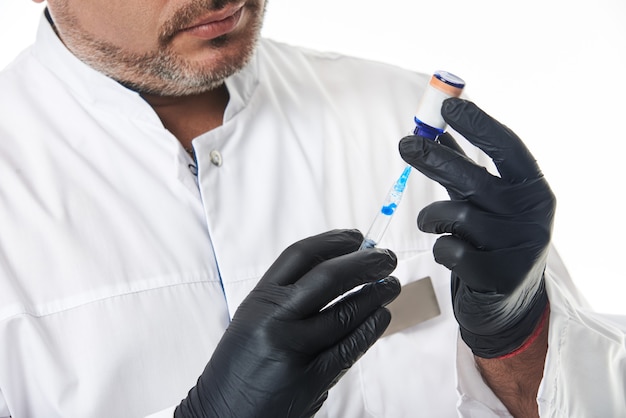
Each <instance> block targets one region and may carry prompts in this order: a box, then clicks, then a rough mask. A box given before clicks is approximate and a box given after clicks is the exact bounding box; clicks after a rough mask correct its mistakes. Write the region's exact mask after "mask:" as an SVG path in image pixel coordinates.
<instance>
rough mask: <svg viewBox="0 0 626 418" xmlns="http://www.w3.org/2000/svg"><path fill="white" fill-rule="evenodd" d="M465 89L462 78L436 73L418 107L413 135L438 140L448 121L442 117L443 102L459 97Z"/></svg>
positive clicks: (442, 72)
mask: <svg viewBox="0 0 626 418" xmlns="http://www.w3.org/2000/svg"><path fill="white" fill-rule="evenodd" d="M464 87H465V81H463V79H462V78H460V77H458V76H456V75H454V74H452V73H449V72H447V71H436V72H435V73H434V74H433V75H432V77H431V78H430V82H429V83H428V86H426V90H425V91H424V95H423V96H422V98H421V100H420V102H419V104H418V105H417V110H416V111H415V130H414V131H413V133H414V134H415V135H419V136H423V137H426V138H429V139H432V140H436V139H437V137H438V136H439V135H441V134H442V133H443V132H444V129H445V127H446V121H444V120H443V116H441V105H442V104H443V101H444V100H446V99H447V98H450V97H459V96H460V95H461V93H462V92H463V88H464Z"/></svg>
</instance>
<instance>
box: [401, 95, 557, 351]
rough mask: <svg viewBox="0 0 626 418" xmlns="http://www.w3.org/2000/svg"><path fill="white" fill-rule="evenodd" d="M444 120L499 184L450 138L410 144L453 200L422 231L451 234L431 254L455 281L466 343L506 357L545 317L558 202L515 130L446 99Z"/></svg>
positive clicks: (405, 151) (431, 209) (409, 150)
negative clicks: (489, 163)
mask: <svg viewBox="0 0 626 418" xmlns="http://www.w3.org/2000/svg"><path fill="white" fill-rule="evenodd" d="M441 113H442V115H443V117H444V119H445V121H446V122H447V123H448V124H449V125H450V126H451V127H452V128H454V130H456V131H457V132H458V133H460V134H461V135H463V136H464V137H465V138H466V139H467V140H468V141H469V142H471V143H472V144H474V145H475V146H477V147H478V148H480V149H482V150H483V151H484V152H485V153H486V154H487V155H489V156H490V157H491V158H492V159H493V161H494V163H495V165H496V167H497V169H498V172H499V174H500V176H494V175H492V174H490V173H489V172H488V171H487V170H486V169H485V168H483V167H481V166H479V165H477V164H475V163H474V162H473V161H472V160H470V159H469V158H467V157H466V156H465V155H464V154H463V152H462V151H461V150H460V148H459V146H458V145H457V144H456V142H454V139H452V137H451V136H450V135H449V134H444V135H442V136H441V137H440V139H439V141H440V143H438V142H435V141H431V140H428V139H426V138H422V137H418V136H409V137H406V138H403V139H402V140H401V141H400V154H401V155H402V158H403V159H404V160H405V161H406V162H408V163H409V164H411V165H412V166H413V167H415V168H417V169H418V170H419V171H421V172H422V173H424V174H425V175H426V176H428V177H429V178H431V179H433V180H435V181H437V182H439V183H440V184H442V185H443V186H444V187H445V188H446V189H447V190H448V193H449V195H450V197H451V198H452V200H450V201H444V202H435V203H432V204H430V205H429V206H427V207H425V208H424V209H423V210H422V211H421V212H420V214H419V216H418V221H417V222H418V227H419V228H420V229H421V230H422V231H425V232H431V233H436V234H448V235H444V236H442V237H440V238H439V239H438V240H437V242H436V243H435V246H434V249H433V252H434V255H435V260H436V261H437V262H438V263H440V264H443V265H444V266H446V267H447V268H449V269H450V270H451V271H452V298H453V307H454V313H455V316H456V319H457V321H458V323H459V325H460V330H461V336H462V338H463V340H464V341H465V342H466V343H467V345H468V346H469V347H470V348H471V349H472V351H473V352H474V354H476V355H477V356H480V357H484V358H494V357H499V356H502V355H505V354H508V353H510V352H513V351H514V350H515V349H517V348H519V347H520V346H521V345H522V344H523V343H524V340H526V339H527V338H528V337H529V336H530V335H531V334H532V332H533V330H534V329H535V327H536V325H537V323H538V322H539V320H540V319H541V316H542V314H543V312H544V311H545V309H546V305H547V302H548V298H547V295H546V290H545V285H544V279H543V273H544V269H545V266H546V258H547V255H548V245H549V243H550V235H551V230H552V219H553V216H554V211H555V205H556V201H555V198H554V195H553V194H552V192H551V190H550V187H549V186H548V183H547V182H546V180H545V179H544V177H543V175H542V173H541V170H540V169H539V167H538V165H537V163H536V161H535V159H534V158H533V156H532V155H531V154H530V152H529V151H528V150H527V149H526V147H525V146H524V144H523V143H522V141H521V140H520V139H519V138H518V137H517V135H515V134H514V133H513V132H512V131H511V130H510V129H508V128H507V127H506V126H504V125H502V124H500V123H499V122H497V121H496V120H494V119H493V118H491V117H490V116H489V115H487V114H486V113H484V112H483V111H482V110H480V109H479V108H478V107H477V106H476V105H475V104H473V103H471V102H469V101H466V100H462V99H447V100H446V101H445V102H444V104H443V106H442V110H441Z"/></svg>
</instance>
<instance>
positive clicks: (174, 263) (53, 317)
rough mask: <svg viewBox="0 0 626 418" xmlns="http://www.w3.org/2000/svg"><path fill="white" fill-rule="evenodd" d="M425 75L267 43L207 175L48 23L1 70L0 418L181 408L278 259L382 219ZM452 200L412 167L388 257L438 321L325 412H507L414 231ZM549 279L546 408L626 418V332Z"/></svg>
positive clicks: (207, 142)
mask: <svg viewBox="0 0 626 418" xmlns="http://www.w3.org/2000/svg"><path fill="white" fill-rule="evenodd" d="M426 82H427V76H425V75H420V74H415V73H412V72H409V71H405V70H402V69H398V68H394V67H391V66H388V65H384V64H378V63H373V62H367V61H363V60H358V59H353V58H348V57H342V56H339V55H332V54H320V53H316V52H312V51H305V50H302V49H296V48H293V47H289V46H286V45H282V44H277V43H274V42H271V41H267V40H263V41H261V44H260V46H259V49H258V52H257V54H256V55H255V56H254V58H253V59H252V61H251V63H250V64H249V65H248V66H247V67H246V68H245V69H244V70H243V71H242V72H241V73H239V74H237V75H235V76H233V77H231V78H230V79H229V80H228V81H227V86H228V89H229V92H230V102H229V104H228V107H227V109H226V114H225V117H224V124H223V126H221V127H219V128H217V129H215V130H213V131H211V132H208V133H206V134H204V135H202V136H200V137H198V138H196V139H195V140H194V143H193V145H194V148H195V150H196V155H197V171H198V175H197V177H196V176H194V174H193V172H195V170H196V169H194V167H192V165H193V164H194V162H193V161H192V160H191V159H190V158H189V156H188V155H187V154H186V153H185V151H184V150H183V149H182V148H181V146H180V145H179V143H178V142H177V140H176V138H175V137H174V136H172V135H171V134H170V133H169V132H167V131H166V130H165V129H164V128H163V127H162V125H161V123H160V121H159V119H158V117H157V115H156V114H155V113H154V111H153V110H152V109H151V108H150V107H149V106H148V104H147V103H146V102H144V101H143V100H142V99H141V98H140V97H139V96H138V95H137V94H136V93H134V92H132V91H130V90H127V89H125V88H123V87H121V86H120V85H119V84H117V83H116V82H114V81H112V80H111V79H109V78H107V77H105V76H103V75H101V74H99V73H97V72H96V71H94V70H92V69H91V68H89V67H88V66H86V65H85V64H83V63H82V62H80V61H79V60H77V59H76V58H75V57H74V56H73V55H71V54H70V53H69V52H68V51H67V50H66V49H65V48H64V46H63V45H62V43H61V42H60V41H59V40H58V39H57V38H56V36H55V35H54V33H53V31H52V30H51V28H50V26H49V24H48V23H47V22H46V21H45V19H44V20H42V23H41V25H40V29H39V33H38V37H37V41H36V44H35V45H34V47H32V48H31V49H29V50H27V51H26V52H25V53H23V54H22V55H21V56H20V57H19V58H18V59H17V61H16V62H15V63H14V64H12V65H11V66H10V67H8V68H7V69H6V70H5V71H4V72H3V73H2V74H1V75H0V91H2V92H3V93H2V95H1V96H0V117H1V118H2V119H1V122H0V179H2V185H1V189H0V231H1V233H0V341H1V344H0V417H6V416H8V415H9V414H12V415H13V416H14V417H31V416H33V417H56V416H59V417H139V416H145V415H148V414H153V413H155V414H156V415H157V416H171V413H172V410H173V406H174V405H176V404H178V403H179V401H180V399H182V398H183V397H184V396H185V395H186V393H187V391H188V390H189V389H190V388H191V387H192V386H193V385H194V384H195V381H196V379H197V377H198V375H199V374H200V373H201V372H202V370H203V368H204V366H205V364H206V362H207V361H208V360H209V358H210V356H211V352H212V350H213V348H214V347H215V345H216V344H217V342H218V341H219V339H220V337H221V335H222V333H223V331H224V329H225V328H226V327H227V325H228V321H229V317H232V314H233V313H234V312H235V310H236V309H237V306H238V305H239V303H240V302H241V301H242V300H243V298H244V297H245V296H246V295H247V294H248V292H249V291H250V290H251V289H252V288H253V286H254V285H255V284H256V282H257V281H258V279H259V278H260V277H261V276H262V274H263V273H264V272H265V271H266V269H267V268H268V267H269V265H270V264H271V263H272V262H273V261H274V260H275V259H276V257H277V256H278V255H279V253H280V252H281V251H282V250H283V249H284V248H285V247H287V246H288V245H289V244H291V243H293V242H294V241H296V240H299V239H301V238H304V237H306V236H309V235H313V234H317V233H320V232H323V231H326V230H329V229H332V228H359V229H361V230H363V229H366V228H367V227H368V226H369V224H370V222H371V220H372V217H373V215H374V213H375V211H376V208H377V207H378V206H379V205H380V203H381V199H382V197H383V196H384V195H385V193H386V192H387V189H388V187H389V186H390V185H391V183H392V182H393V181H394V180H395V178H396V177H397V176H398V174H399V173H400V172H401V171H402V168H403V166H404V163H403V162H402V161H401V159H400V157H399V155H398V152H397V145H396V144H397V141H398V140H399V139H400V138H401V137H402V136H404V135H405V134H406V133H407V132H408V131H409V130H410V129H411V125H412V120H411V119H412V112H413V109H414V108H415V105H416V103H417V101H418V100H419V97H420V95H421V92H422V91H423V87H424V85H425V83H426ZM216 153H218V154H219V156H220V157H221V162H222V164H221V166H218V165H216V164H214V162H212V156H213V157H215V156H216ZM213 159H214V158H213ZM440 198H446V196H445V193H444V191H443V189H442V188H441V187H440V186H438V185H436V184H435V183H433V182H431V181H429V180H427V179H426V178H424V177H423V176H421V175H420V174H419V173H414V174H412V176H411V179H410V181H409V186H408V191H407V192H406V195H405V197H404V200H403V203H402V205H401V206H400V209H399V210H398V213H397V215H396V217H395V218H394V220H393V222H392V224H391V226H390V229H389V231H388V233H387V235H386V236H385V238H384V240H383V242H381V246H386V247H389V248H391V249H393V250H394V251H395V252H396V254H397V255H398V257H399V259H400V262H399V266H398V268H397V270H396V271H395V272H394V275H396V276H397V277H398V278H399V279H400V281H401V282H402V283H403V284H407V283H409V282H412V281H415V280H418V279H420V278H423V277H426V276H429V277H431V278H432V280H433V283H434V288H435V292H436V295H437V299H438V301H439V305H440V306H441V310H442V313H441V315H440V316H438V317H436V318H435V319H431V320H429V321H426V322H423V323H421V324H419V325H416V326H413V327H410V328H408V329H405V330H403V331H402V332H399V333H396V334H393V335H390V336H388V337H385V338H383V339H382V340H380V341H379V342H378V343H377V344H376V345H375V346H374V347H373V348H372V349H371V350H370V351H369V352H368V353H367V354H366V355H365V356H364V357H363V358H362V359H361V360H360V361H359V362H358V363H357V365H355V366H354V367H353V368H352V369H351V370H350V371H349V372H348V373H347V374H346V376H345V377H344V378H343V379H342V380H341V381H340V382H339V383H338V385H337V386H336V387H335V388H334V389H333V390H332V391H331V393H330V396H329V399H328V401H327V402H326V403H325V405H324V407H323V408H322V410H321V411H320V412H319V414H318V416H319V417H368V416H369V417H393V418H396V417H416V416H424V417H452V416H456V415H457V413H458V412H457V403H458V411H459V412H460V413H461V414H462V415H463V416H467V417H478V416H480V417H483V416H489V415H494V416H497V415H501V416H506V414H507V413H506V410H505V409H504V407H503V406H502V405H501V404H500V403H499V401H498V400H497V399H496V398H495V397H494V395H493V394H492V393H491V391H490V390H489V389H488V388H487V387H486V386H485V385H484V383H483V382H482V380H481V379H480V376H479V375H478V373H477V371H476V369H475V367H474V363H473V359H472V357H471V354H470V353H469V350H468V348H467V347H466V346H465V345H464V344H463V343H462V342H460V340H459V339H458V332H457V327H456V323H455V321H454V318H453V315H452V310H451V306H450V302H449V299H450V295H449V272H448V271H447V270H446V269H444V268H443V267H441V266H439V265H437V264H435V263H434V261H433V259H432V253H431V248H432V244H433V242H434V239H435V237H433V236H430V235H428V234H423V233H420V232H419V231H418V230H417V228H416V226H415V218H416V216H417V213H418V211H419V209H421V208H422V207H423V206H424V205H426V204H427V203H428V202H430V201H432V200H434V199H440ZM547 277H548V289H549V292H550V293H549V294H550V299H551V306H552V314H551V323H550V350H549V353H548V360H547V362H546V372H545V377H544V381H543V382H542V386H541V389H540V394H539V402H540V408H541V412H542V415H543V416H570V417H571V416H598V417H605V416H617V415H620V414H622V415H623V414H624V413H625V411H626V408H625V405H624V397H625V396H624V395H625V391H624V372H625V371H626V365H625V364H624V359H625V358H626V356H625V355H624V342H623V332H622V331H621V330H620V329H619V327H618V326H617V325H618V324H617V325H615V324H613V323H611V322H609V321H606V320H602V321H599V320H596V319H595V316H593V314H590V313H586V312H585V311H582V310H581V309H580V307H581V305H580V301H579V300H578V296H576V293H575V291H574V290H572V286H571V284H570V283H569V279H568V277H567V273H566V271H565V269H564V268H563V266H561V265H560V262H559V260H558V257H556V255H555V254H552V258H551V262H550V266H549V268H548V272H547ZM570 292H574V293H572V294H571V295H570ZM579 376H584V379H582V378H581V377H579ZM590 381H593V384H592V385H590V383H589V382H590ZM159 411H161V412H159Z"/></svg>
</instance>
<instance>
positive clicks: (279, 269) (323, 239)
mask: <svg viewBox="0 0 626 418" xmlns="http://www.w3.org/2000/svg"><path fill="white" fill-rule="evenodd" d="M362 241H363V235H362V234H361V232H359V231H358V230H356V229H352V230H346V229H336V230H332V231H328V232H324V233H322V234H319V235H315V236H312V237H308V238H305V239H303V240H300V241H298V242H296V243H294V244H292V245H291V246H289V247H288V248H287V249H285V250H284V251H283V252H282V254H281V255H280V256H279V257H278V259H276V261H275V262H274V263H273V264H272V266H271V267H270V268H269V269H268V270H267V272H266V273H265V274H264V275H263V278H261V280H260V281H259V285H260V284H262V283H275V284H277V285H288V284H292V283H295V282H296V281H298V280H299V279H300V278H301V277H302V276H304V275H305V274H306V273H307V272H308V271H310V270H311V269H312V268H313V267H315V266H316V265H318V264H319V263H321V262H323V261H325V260H328V259H331V258H334V257H338V256H341V255H344V254H349V253H351V252H354V251H356V250H357V249H358V248H359V246H360V245H361V242H362Z"/></svg>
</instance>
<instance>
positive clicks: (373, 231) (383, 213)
mask: <svg viewBox="0 0 626 418" xmlns="http://www.w3.org/2000/svg"><path fill="white" fill-rule="evenodd" d="M409 174H411V166H410V165H407V166H406V168H405V169H404V171H403V172H402V174H401V175H400V177H399V178H398V180H397V181H396V182H395V184H394V185H393V187H392V188H391V190H389V193H387V197H386V198H385V201H384V202H383V206H382V207H381V208H380V210H379V211H378V213H377V214H376V217H375V218H374V222H372V226H370V229H369V230H368V231H367V234H365V238H364V239H363V242H362V243H361V247H360V248H359V250H363V249H365V248H373V247H375V246H376V244H378V243H379V242H380V240H381V239H382V237H383V235H384V234H385V231H386V230H387V227H388V226H389V222H391V218H392V217H393V214H394V213H396V209H397V208H398V205H399V204H400V200H401V199H402V194H403V193H404V189H405V188H406V182H407V180H408V179H409Z"/></svg>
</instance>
